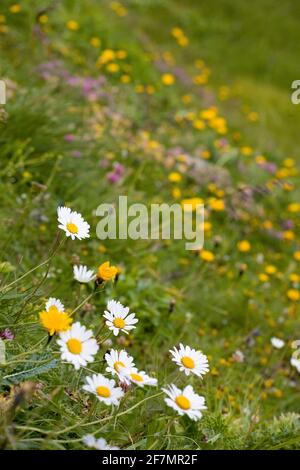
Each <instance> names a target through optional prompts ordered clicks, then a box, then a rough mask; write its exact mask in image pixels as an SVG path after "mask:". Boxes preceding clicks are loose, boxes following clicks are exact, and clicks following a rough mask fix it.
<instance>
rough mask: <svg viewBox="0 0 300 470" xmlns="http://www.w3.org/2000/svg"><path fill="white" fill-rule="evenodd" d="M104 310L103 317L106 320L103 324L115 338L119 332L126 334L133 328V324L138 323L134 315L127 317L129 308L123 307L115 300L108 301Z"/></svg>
mask: <svg viewBox="0 0 300 470" xmlns="http://www.w3.org/2000/svg"><path fill="white" fill-rule="evenodd" d="M106 308H107V310H105V312H104V315H103V316H104V318H105V319H106V320H107V321H106V322H105V323H106V325H107V326H108V328H109V329H110V330H112V331H113V334H114V335H115V336H118V334H119V332H120V331H123V333H128V332H129V331H130V330H132V329H133V328H135V326H134V324H135V323H137V322H138V319H137V318H135V313H131V314H130V315H128V312H129V307H124V306H123V305H122V304H121V303H120V302H116V301H115V300H109V301H108V302H107V307H106Z"/></svg>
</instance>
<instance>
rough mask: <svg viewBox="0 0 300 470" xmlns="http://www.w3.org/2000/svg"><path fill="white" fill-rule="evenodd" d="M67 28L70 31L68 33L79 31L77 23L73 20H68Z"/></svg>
mask: <svg viewBox="0 0 300 470" xmlns="http://www.w3.org/2000/svg"><path fill="white" fill-rule="evenodd" d="M67 28H68V29H69V30H70V31H77V30H78V29H79V24H78V23H77V21H75V20H69V21H68V22H67Z"/></svg>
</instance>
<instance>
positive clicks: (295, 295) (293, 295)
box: [286, 289, 300, 302]
mask: <svg viewBox="0 0 300 470" xmlns="http://www.w3.org/2000/svg"><path fill="white" fill-rule="evenodd" d="M286 295H287V297H288V299H289V300H292V301H294V302H296V301H298V300H299V298H300V292H299V291H298V290H296V289H289V290H288V291H287V293H286Z"/></svg>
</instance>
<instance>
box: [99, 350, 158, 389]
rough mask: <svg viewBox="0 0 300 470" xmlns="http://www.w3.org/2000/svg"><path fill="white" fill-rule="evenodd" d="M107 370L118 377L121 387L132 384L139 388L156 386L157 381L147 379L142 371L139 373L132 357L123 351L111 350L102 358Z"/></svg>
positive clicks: (147, 376) (150, 378)
mask: <svg viewBox="0 0 300 470" xmlns="http://www.w3.org/2000/svg"><path fill="white" fill-rule="evenodd" d="M104 358H105V360H106V363H107V366H108V367H107V368H106V372H109V373H110V374H112V375H115V376H117V377H118V379H119V381H120V383H121V385H122V386H125V388H126V386H128V385H130V383H134V384H136V385H138V386H139V387H142V388H143V387H144V386H145V385H149V386H156V385H157V379H155V378H153V377H149V375H147V374H146V372H144V371H143V370H142V371H140V370H138V369H137V368H136V367H135V363H134V359H133V357H131V356H129V354H128V353H127V352H126V351H125V350H122V351H116V350H115V349H111V350H110V352H108V353H106V354H105V356H104Z"/></svg>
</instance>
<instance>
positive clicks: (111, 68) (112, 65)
mask: <svg viewBox="0 0 300 470" xmlns="http://www.w3.org/2000/svg"><path fill="white" fill-rule="evenodd" d="M106 70H107V71H108V72H109V73H117V72H119V70H120V66H119V64H116V63H115V62H110V63H109V64H107V66H106Z"/></svg>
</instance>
